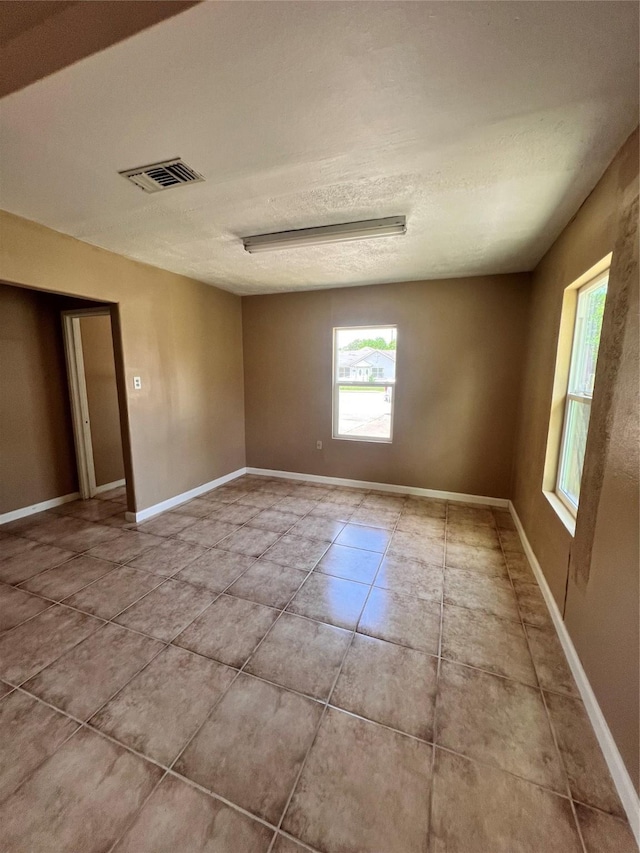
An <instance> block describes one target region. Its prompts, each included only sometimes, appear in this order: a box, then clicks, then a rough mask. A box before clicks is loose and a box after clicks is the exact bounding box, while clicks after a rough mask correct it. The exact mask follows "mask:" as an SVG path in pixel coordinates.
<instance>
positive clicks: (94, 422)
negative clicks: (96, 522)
mask: <svg viewBox="0 0 640 853" xmlns="http://www.w3.org/2000/svg"><path fill="white" fill-rule="evenodd" d="M80 335H81V338H82V355H83V361H84V375H85V380H86V386H87V403H88V405H89V420H90V423H91V447H92V450H93V467H94V470H95V477H96V486H104V485H106V484H107V483H113V482H115V481H116V480H122V479H123V478H124V461H123V458H122V439H121V437H120V412H119V410H118V386H117V384H116V364H115V359H114V356H113V340H112V337H111V317H110V316H109V315H108V314H103V315H96V316H93V317H92V316H88V317H82V319H81V320H80Z"/></svg>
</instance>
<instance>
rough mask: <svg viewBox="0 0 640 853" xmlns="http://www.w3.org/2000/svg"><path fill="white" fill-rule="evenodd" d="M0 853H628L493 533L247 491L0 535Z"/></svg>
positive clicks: (553, 656)
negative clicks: (157, 511) (144, 514)
mask: <svg viewBox="0 0 640 853" xmlns="http://www.w3.org/2000/svg"><path fill="white" fill-rule="evenodd" d="M0 679H1V680H0V697H1V698H0V826H2V836H3V840H2V845H3V846H2V849H3V853H4V851H6V853H39V852H40V851H41V853H55V852H56V851H60V853H62V851H68V853H92V851H95V853H97V851H106V850H113V851H114V853H125V851H126V853H165V851H166V853H175V851H180V853H198V852H200V853H205V851H206V853H212V851H216V853H304V851H307V853H308V851H319V853H489V851H490V853H515V851H518V853H541V851H545V853H574V851H575V853H613V851H615V853H631V851H633V850H635V849H636V848H635V846H634V842H633V838H632V836H631V833H630V831H629V828H628V825H627V823H626V821H625V820H624V813H623V811H622V809H621V805H620V802H619V800H618V797H617V795H616V793H615V789H614V787H613V784H612V782H611V779H610V777H609V774H608V771H607V768H606V765H605V763H604V760H603V758H602V755H601V753H600V751H599V748H598V745H597V742H596V740H595V736H594V734H593V731H592V730H591V728H590V725H589V722H588V719H587V717H586V714H585V711H584V707H583V705H582V702H581V701H580V699H579V694H578V692H577V690H576V687H575V684H574V682H573V679H572V676H571V673H570V671H569V669H568V667H567V663H566V661H565V659H564V657H563V654H562V650H561V647H560V645H559V642H558V640H557V638H556V636H555V633H554V632H553V628H552V625H551V622H550V620H549V616H548V613H547V611H546V607H545V604H544V601H543V599H542V597H541V594H540V591H539V589H538V587H537V586H536V583H535V579H534V577H533V575H532V573H531V570H530V568H529V566H528V564H527V561H526V558H525V557H524V554H523V553H522V551H521V549H520V548H519V543H518V539H517V536H516V535H514V528H513V523H512V521H511V518H510V516H509V514H508V513H507V512H506V511H505V510H498V509H490V508H487V507H481V506H471V505H463V504H456V503H447V502H446V501H437V500H434V499H421V498H414V497H407V498H405V497H402V496H398V495H389V494H380V493H374V492H369V491H365V490H360V489H347V488H334V487H330V486H326V485H315V484H313V483H306V482H302V481H289V480H282V479H278V480H275V479H268V478H264V477H257V476H251V475H249V476H245V477H241V478H240V479H238V480H235V481H233V482H232V483H230V484H227V485H225V486H222V487H221V488H219V489H216V490H214V491H211V492H209V493H207V494H205V495H203V496H201V497H199V498H197V499H196V500H194V501H191V502H190V503H187V504H184V505H182V506H180V507H177V508H176V509H175V510H174V511H171V512H167V513H165V514H164V515H162V516H159V517H157V518H154V519H151V520H150V521H147V522H145V523H143V524H140V525H135V524H130V523H128V522H126V520H125V518H124V513H123V492H122V491H121V490H114V491H113V492H111V493H109V494H108V495H107V496H103V497H101V498H98V499H94V500H91V501H84V502H80V501H78V502H76V503H73V504H65V505H64V506H62V507H59V508H57V509H56V510H51V511H48V512H46V513H42V514H40V515H39V516H31V517H29V518H26V519H21V520H19V521H16V522H12V523H10V524H7V525H4V526H3V527H2V528H1V530H0Z"/></svg>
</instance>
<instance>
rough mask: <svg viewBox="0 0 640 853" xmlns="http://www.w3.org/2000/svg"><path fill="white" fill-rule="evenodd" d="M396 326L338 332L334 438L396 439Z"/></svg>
mask: <svg viewBox="0 0 640 853" xmlns="http://www.w3.org/2000/svg"><path fill="white" fill-rule="evenodd" d="M396 341H397V329H396V327H395V326H367V327H363V326H352V327H350V328H338V329H334V330H333V437H334V438H345V439H351V440H353V441H382V442H390V441H391V439H392V435H393V406H394V397H395V381H396Z"/></svg>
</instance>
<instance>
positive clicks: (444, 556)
mask: <svg viewBox="0 0 640 853" xmlns="http://www.w3.org/2000/svg"><path fill="white" fill-rule="evenodd" d="M448 531H449V502H448V501H447V503H446V504H445V516H444V542H443V551H442V593H441V595H440V636H439V638H438V663H437V666H436V684H435V691H434V697H433V721H432V732H431V734H432V739H433V746H432V748H431V780H430V781H431V784H430V786H429V805H428V810H429V811H428V816H427V817H428V822H427V827H428V829H427V843H428V844H429V846H430V843H431V837H432V834H431V823H432V821H431V818H432V816H433V797H434V789H435V779H436V775H435V774H436V748H435V742H436V737H437V732H438V729H437V726H438V700H439V698H440V670H441V668H442V633H443V630H444V585H445V582H446V568H445V566H446V562H447V534H448Z"/></svg>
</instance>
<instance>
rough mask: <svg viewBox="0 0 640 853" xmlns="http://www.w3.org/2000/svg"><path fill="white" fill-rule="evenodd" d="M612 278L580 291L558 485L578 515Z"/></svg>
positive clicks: (602, 277)
mask: <svg viewBox="0 0 640 853" xmlns="http://www.w3.org/2000/svg"><path fill="white" fill-rule="evenodd" d="M608 281H609V274H608V272H607V273H605V274H604V275H601V276H599V277H598V278H597V279H596V280H595V281H592V282H590V283H589V284H587V285H585V286H584V287H581V288H580V290H579V291H578V304H577V308H576V321H575V329H574V334H573V346H572V349H571V367H570V369H569V384H568V388H567V397H566V404H565V414H564V425H563V429H562V443H561V445H560V459H559V465H558V481H557V486H556V491H557V494H558V497H560V499H561V500H562V501H563V503H564V504H565V506H567V507H568V509H569V510H570V511H571V512H572V513H573V514H574V515H575V514H576V512H577V509H578V503H579V501H580V482H581V480H582V469H583V466H584V454H585V449H586V446H587V432H588V429H589V418H590V415H591V401H592V398H593V387H594V384H595V377H596V363H597V361H598V349H599V347H600V333H601V331H602V319H603V317H604V306H605V302H606V299H607V284H608Z"/></svg>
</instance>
